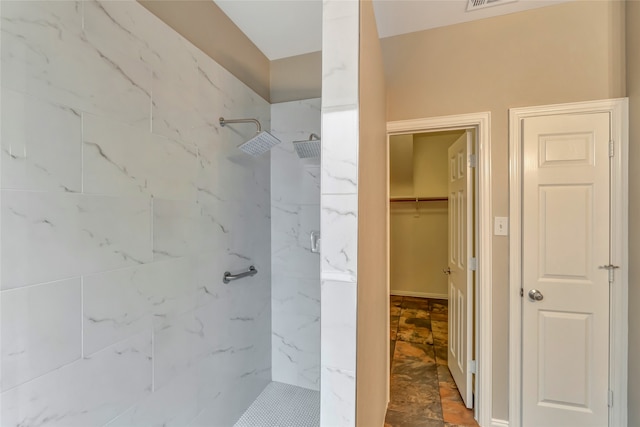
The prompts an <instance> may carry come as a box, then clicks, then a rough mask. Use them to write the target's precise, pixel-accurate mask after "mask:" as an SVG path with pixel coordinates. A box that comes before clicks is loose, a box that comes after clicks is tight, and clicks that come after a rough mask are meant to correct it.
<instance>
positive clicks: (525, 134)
mask: <svg viewBox="0 0 640 427" xmlns="http://www.w3.org/2000/svg"><path fill="white" fill-rule="evenodd" d="M510 115H511V121H510V127H511V140H510V149H511V177H510V178H511V179H510V183H511V188H510V198H511V200H510V223H511V237H510V245H511V247H512V248H521V249H520V250H513V249H512V250H511V259H510V280H511V285H510V289H511V309H510V320H511V321H510V324H511V326H512V328H511V331H510V337H511V344H510V360H511V363H510V365H511V367H510V377H511V378H510V396H511V401H510V425H511V426H514V427H518V426H542V425H558V426H574V425H575V426H578V425H579V426H605V425H611V426H625V425H626V325H625V323H626V316H627V306H626V289H627V269H626V260H627V256H626V245H627V243H626V239H627V238H626V220H627V216H626V203H625V200H626V181H627V179H626V175H627V172H626V160H622V158H624V159H626V156H625V153H626V149H627V142H626V135H627V134H626V120H625V117H626V101H625V100H611V101H595V102H591V103H579V104H566V105H558V106H547V107H532V108H526V109H515V110H511V112H510ZM610 141H611V142H612V145H610ZM610 147H612V148H610ZM610 150H611V152H612V153H613V157H610ZM612 264H613V265H617V266H620V267H621V268H620V269H619V270H617V271H615V273H614V275H613V276H611V278H612V279H613V283H612V286H611V287H610V285H609V279H610V277H609V271H608V270H607V269H604V268H599V266H606V265H612ZM521 287H522V291H523V296H522V297H521V296H520V291H521ZM533 289H536V290H538V291H540V293H541V295H542V296H543V299H542V300H541V301H534V300H533V299H532V298H530V297H529V296H528V293H529V291H531V290H533ZM610 360H611V362H610ZM609 390H612V391H613V393H611V394H610V393H609ZM611 396H613V397H614V398H613V400H610V399H611ZM609 405H611V407H609Z"/></svg>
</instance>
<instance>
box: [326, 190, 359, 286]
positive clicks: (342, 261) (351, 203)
mask: <svg viewBox="0 0 640 427" xmlns="http://www.w3.org/2000/svg"><path fill="white" fill-rule="evenodd" d="M321 231H322V243H321V246H322V249H321V254H320V255H321V258H322V259H321V269H322V270H321V271H322V273H321V274H322V279H323V280H334V281H345V282H355V281H356V276H357V267H358V260H357V254H358V195H357V194H347V195H323V196H322V214H321Z"/></svg>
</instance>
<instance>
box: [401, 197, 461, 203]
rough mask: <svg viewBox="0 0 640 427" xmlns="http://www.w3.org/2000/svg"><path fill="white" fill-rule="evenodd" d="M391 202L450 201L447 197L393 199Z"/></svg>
mask: <svg viewBox="0 0 640 427" xmlns="http://www.w3.org/2000/svg"><path fill="white" fill-rule="evenodd" d="M389 201H390V202H392V203H396V202H413V203H416V202H447V201H449V199H448V198H447V197H392V198H390V199H389Z"/></svg>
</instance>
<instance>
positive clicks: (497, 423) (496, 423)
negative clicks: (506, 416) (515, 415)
mask: <svg viewBox="0 0 640 427" xmlns="http://www.w3.org/2000/svg"><path fill="white" fill-rule="evenodd" d="M491 427H509V421H505V420H497V419H495V418H492V419H491Z"/></svg>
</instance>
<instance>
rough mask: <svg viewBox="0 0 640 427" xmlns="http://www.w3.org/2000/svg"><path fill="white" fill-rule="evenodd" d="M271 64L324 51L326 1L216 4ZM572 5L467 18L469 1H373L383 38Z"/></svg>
mask: <svg viewBox="0 0 640 427" xmlns="http://www.w3.org/2000/svg"><path fill="white" fill-rule="evenodd" d="M214 1H215V2H216V4H217V5H218V6H220V8H221V9H222V10H223V11H224V13H226V14H227V16H229V18H231V20H232V21H233V22H234V23H235V24H236V25H237V26H238V27H239V28H240V29H241V30H242V31H243V32H244V33H245V34H246V35H247V37H248V38H249V39H250V40H251V41H252V42H253V43H254V44H255V45H256V46H257V47H258V49H260V50H261V51H262V53H264V54H265V56H266V57H267V58H269V59H270V60H274V59H280V58H286V57H289V56H295V55H301V54H304V53H310V52H317V51H319V50H321V49H322V0H214ZM566 1H571V0H519V1H516V2H513V3H506V4H500V5H496V6H492V7H487V8H484V9H479V10H473V11H469V12H467V11H466V9H467V3H468V0H373V5H374V10H375V14H376V21H377V25H378V33H379V34H380V37H381V38H383V37H390V36H395V35H399V34H406V33H412V32H415V31H422V30H427V29H430V28H436V27H444V26H446V25H452V24H458V23H461V22H467V21H473V20H476V19H484V18H489V17H492V16H498V15H505V14H509V13H515V12H521V11H524V10H529V9H535V8H539V7H544V6H550V5H553V4H558V3H564V2H566Z"/></svg>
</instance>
